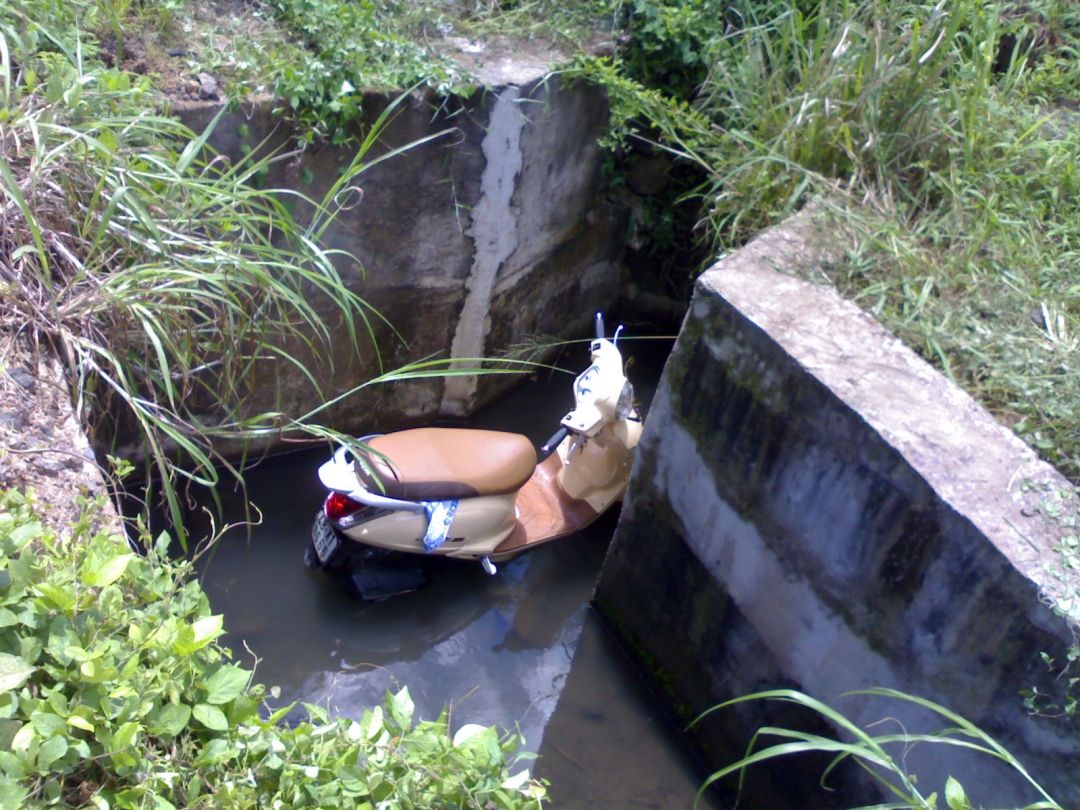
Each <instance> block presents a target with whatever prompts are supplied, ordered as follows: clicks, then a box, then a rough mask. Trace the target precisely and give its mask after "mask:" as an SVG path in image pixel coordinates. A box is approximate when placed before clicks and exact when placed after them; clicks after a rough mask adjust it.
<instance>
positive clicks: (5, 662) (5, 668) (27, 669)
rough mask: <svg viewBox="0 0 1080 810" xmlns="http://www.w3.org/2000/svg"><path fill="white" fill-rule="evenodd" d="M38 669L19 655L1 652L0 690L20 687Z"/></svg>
mask: <svg viewBox="0 0 1080 810" xmlns="http://www.w3.org/2000/svg"><path fill="white" fill-rule="evenodd" d="M36 670H37V667H32V666H30V665H29V664H28V663H26V661H24V660H23V659H21V658H20V657H19V656H17V655H10V654H9V653H0V692H8V691H10V690H12V689H18V688H19V687H20V686H22V685H23V684H24V683H26V681H27V679H28V678H29V677H30V676H31V675H33V674H34V672H35V671H36Z"/></svg>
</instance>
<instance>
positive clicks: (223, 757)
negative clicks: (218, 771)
mask: <svg viewBox="0 0 1080 810" xmlns="http://www.w3.org/2000/svg"><path fill="white" fill-rule="evenodd" d="M207 708H210V709H213V708H214V707H213V706H208V707H207ZM198 711H199V707H198V706H196V707H195V712H196V715H197V714H198ZM235 755H236V747H235V746H233V745H232V744H231V743H230V742H229V741H228V740H223V739H221V738H220V737H219V738H216V739H213V740H210V742H208V743H207V744H206V745H205V746H203V750H202V752H201V753H200V754H199V758H198V759H196V760H195V764H196V765H219V764H221V763H222V762H227V761H228V760H230V759H232V758H233V757H234V756H235ZM190 798H191V790H190V789H189V790H188V799H190Z"/></svg>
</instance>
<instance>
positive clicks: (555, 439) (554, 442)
mask: <svg viewBox="0 0 1080 810" xmlns="http://www.w3.org/2000/svg"><path fill="white" fill-rule="evenodd" d="M569 434H570V431H569V430H568V429H567V428H565V427H561V428H559V429H558V430H556V431H555V435H554V436H552V437H551V438H550V439H548V440H547V441H546V442H544V446H543V447H541V448H540V451H541V452H542V453H543V454H544V455H547V454H548V453H550V452H551V451H552V450H554V449H555V448H556V447H558V446H559V444H560V443H561V442H562V440H563V439H565V438H566V437H567V436H568V435H569Z"/></svg>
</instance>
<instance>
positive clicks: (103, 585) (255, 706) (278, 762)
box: [0, 491, 544, 810]
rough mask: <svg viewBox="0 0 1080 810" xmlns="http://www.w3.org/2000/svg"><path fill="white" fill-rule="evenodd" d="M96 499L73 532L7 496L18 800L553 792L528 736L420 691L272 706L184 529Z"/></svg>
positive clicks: (1, 572) (5, 674) (384, 802)
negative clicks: (144, 532) (184, 552)
mask: <svg viewBox="0 0 1080 810" xmlns="http://www.w3.org/2000/svg"><path fill="white" fill-rule="evenodd" d="M83 506H84V511H83V513H82V517H81V519H80V522H79V523H78V524H77V525H76V526H75V527H73V533H72V535H71V536H70V537H62V538H61V537H56V536H54V535H52V534H51V533H49V532H47V531H45V530H44V529H43V528H42V525H41V523H40V522H39V521H38V520H37V519H36V517H35V515H34V509H33V507H34V499H33V496H32V495H30V496H24V495H22V494H20V493H17V492H13V491H12V492H7V493H3V494H0V807H2V808H16V807H44V806H52V805H56V804H60V805H67V806H77V805H83V804H87V803H89V804H92V805H93V806H96V807H99V808H154V810H163V809H167V808H173V807H189V808H211V807H213V808H230V807H236V808H249V807H263V806H265V807H272V806H276V807H294V808H299V807H348V808H368V810H372V809H373V808H375V807H376V806H377V807H394V808H402V809H403V810H404V809H405V808H429V807H445V808H476V810H480V808H489V807H498V808H503V810H538V808H539V807H540V805H541V801H542V799H543V798H544V789H543V787H542V786H541V785H540V784H538V783H536V782H534V781H530V780H529V777H528V774H527V772H522V774H520V775H517V776H510V775H509V773H508V767H507V760H506V756H507V754H508V753H510V752H511V751H512V750H513V749H514V747H515V745H516V740H515V739H514V738H513V737H509V738H507V739H504V740H500V739H499V737H498V735H497V734H496V732H495V730H494V729H490V728H487V729H484V728H480V727H466V728H464V729H462V730H460V731H459V732H458V734H457V735H455V737H454V738H453V739H451V738H450V736H449V734H448V729H447V719H446V716H445V715H444V716H442V717H440V718H439V719H438V720H436V721H434V722H419V723H415V724H414V722H413V705H412V701H411V700H410V698H409V694H408V690H407V689H406V690H402V691H401V692H399V693H397V694H396V695H393V694H388V695H387V699H386V706H385V709H384V708H382V707H376V708H374V709H372V710H369V711H366V712H365V713H364V716H363V717H362V719H361V720H359V721H355V722H354V721H352V720H349V719H346V718H331V717H330V715H329V714H328V712H327V711H326V710H325V709H323V708H321V707H319V706H313V705H308V704H305V705H304V706H303V707H302V708H303V710H304V711H305V712H306V715H307V718H306V719H304V720H303V721H301V722H296V723H294V724H291V725H280V724H279V723H280V721H282V720H283V719H284V718H285V716H286V715H287V714H289V713H290V712H291V711H293V709H294V707H293V706H284V707H281V708H278V709H276V710H271V709H269V708H268V707H266V706H263V705H262V704H261V702H262V698H263V696H264V694H265V691H266V690H265V689H264V688H263V687H261V686H252V685H250V683H251V679H252V677H253V673H252V672H251V671H250V670H248V669H246V668H245V667H242V666H239V665H237V664H235V663H232V662H231V654H230V652H229V651H228V650H227V649H224V648H222V647H221V646H220V645H219V644H218V641H217V639H218V638H219V636H220V635H221V634H222V632H223V628H222V618H221V616H215V615H213V614H212V613H211V611H210V607H209V603H208V602H207V599H206V595H205V594H204V593H203V592H202V590H201V589H200V588H199V585H198V583H197V582H196V581H194V580H193V579H189V577H190V574H191V567H190V564H189V563H186V562H180V563H177V562H172V561H170V560H169V558H168V556H167V549H168V538H167V536H162V537H160V538H158V540H157V541H156V542H154V543H151V542H150V540H149V538H144V542H145V543H146V544H147V546H148V547H149V553H148V555H147V556H146V557H142V556H139V555H136V554H133V553H132V552H131V550H130V549H129V547H128V545H127V543H126V542H125V541H124V539H123V538H120V537H117V536H109V535H107V534H105V533H103V532H100V531H97V530H96V529H95V523H96V516H97V514H96V513H97V512H99V511H100V510H101V509H103V508H104V504H103V503H102V502H100V501H98V502H83Z"/></svg>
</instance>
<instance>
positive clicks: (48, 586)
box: [34, 582, 75, 613]
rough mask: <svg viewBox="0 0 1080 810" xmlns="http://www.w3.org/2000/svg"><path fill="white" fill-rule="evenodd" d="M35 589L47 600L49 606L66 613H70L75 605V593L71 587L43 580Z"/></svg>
mask: <svg viewBox="0 0 1080 810" xmlns="http://www.w3.org/2000/svg"><path fill="white" fill-rule="evenodd" d="M34 590H35V591H37V592H38V593H39V594H40V595H41V596H42V598H44V599H45V600H46V603H47V604H48V605H49V606H51V607H53V608H55V609H57V610H60V611H63V612H64V613H69V612H70V611H71V609H72V608H73V607H75V593H74V591H72V590H71V589H70V588H65V587H63V586H61V585H57V584H56V583H54V582H43V583H41V584H40V585H36V586H35V587H34Z"/></svg>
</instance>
